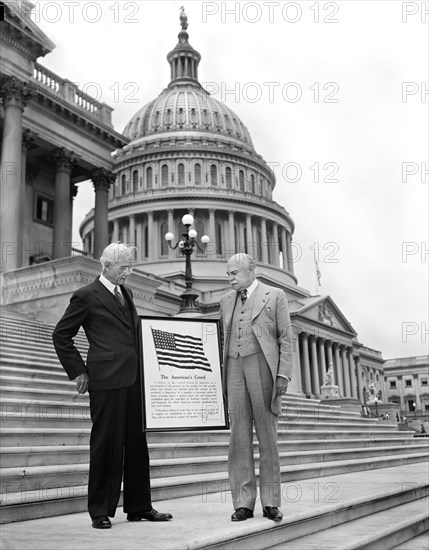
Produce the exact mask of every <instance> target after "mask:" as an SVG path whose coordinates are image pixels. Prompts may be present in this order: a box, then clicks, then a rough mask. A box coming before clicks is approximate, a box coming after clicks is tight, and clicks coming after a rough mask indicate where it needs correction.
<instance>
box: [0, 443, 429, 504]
mask: <svg viewBox="0 0 429 550" xmlns="http://www.w3.org/2000/svg"><path fill="white" fill-rule="evenodd" d="M218 458H219V459H220V458H222V457H218ZM426 459H427V452H416V453H403V454H397V455H389V456H387V457H386V456H378V457H374V456H369V457H365V458H356V457H351V458H349V459H346V460H344V459H343V460H331V461H328V462H312V463H298V464H295V465H290V464H284V465H282V466H281V477H282V481H283V482H287V481H298V480H303V479H309V478H316V477H322V476H328V475H330V476H335V475H339V474H344V473H350V472H356V471H361V470H371V469H376V468H387V467H391V466H400V465H403V464H411V463H413V462H421V461H422V460H426ZM151 476H152V479H153V481H154V482H155V481H156V482H157V490H156V496H157V498H156V499H155V500H163V499H165V498H170V499H171V498H180V497H182V496H189V495H194V494H199V493H200V492H201V488H202V486H205V487H206V488H207V489H206V490H207V491H208V492H217V491H219V490H220V489H221V488H222V487H227V486H228V474H227V461H226V459H225V460H223V461H221V460H215V459H211V461H210V462H209V461H196V460H195V461H194V462H193V463H192V462H191V461H190V460H187V461H183V460H182V461H180V462H178V461H177V462H174V459H170V460H152V461H151ZM87 482H88V465H87V464H65V465H61V464H60V465H49V466H34V467H33V466H30V467H26V468H4V469H2V476H1V481H0V493H1V494H2V498H4V497H5V494H7V493H20V494H27V493H29V492H32V491H44V490H47V489H51V488H61V489H64V488H67V487H72V486H81V485H85V484H86V483H87ZM208 488H210V490H209V489H208ZM2 514H3V512H2Z"/></svg>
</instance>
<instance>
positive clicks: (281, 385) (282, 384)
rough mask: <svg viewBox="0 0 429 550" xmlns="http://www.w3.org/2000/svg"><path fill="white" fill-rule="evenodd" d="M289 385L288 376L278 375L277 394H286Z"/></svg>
mask: <svg viewBox="0 0 429 550" xmlns="http://www.w3.org/2000/svg"><path fill="white" fill-rule="evenodd" d="M288 385H289V381H288V380H287V379H286V378H283V376H277V378H276V389H277V395H284V394H285V393H286V392H287V387H288Z"/></svg>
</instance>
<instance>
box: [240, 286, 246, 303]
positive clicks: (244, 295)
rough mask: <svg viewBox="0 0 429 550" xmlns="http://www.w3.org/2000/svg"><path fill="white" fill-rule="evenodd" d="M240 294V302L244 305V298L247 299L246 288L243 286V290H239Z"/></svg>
mask: <svg viewBox="0 0 429 550" xmlns="http://www.w3.org/2000/svg"><path fill="white" fill-rule="evenodd" d="M240 294H241V303H242V304H243V306H244V304H245V302H246V300H247V288H245V289H244V290H242V291H241V292H240Z"/></svg>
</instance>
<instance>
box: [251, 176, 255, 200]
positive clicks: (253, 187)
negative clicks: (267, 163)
mask: <svg viewBox="0 0 429 550" xmlns="http://www.w3.org/2000/svg"><path fill="white" fill-rule="evenodd" d="M250 192H251V193H252V195H254V194H255V176H254V175H253V174H252V175H251V176H250Z"/></svg>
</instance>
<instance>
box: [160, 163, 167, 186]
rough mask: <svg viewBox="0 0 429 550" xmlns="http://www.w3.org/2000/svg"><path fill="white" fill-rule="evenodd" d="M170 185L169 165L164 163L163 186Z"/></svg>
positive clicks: (162, 170) (162, 167)
mask: <svg viewBox="0 0 429 550" xmlns="http://www.w3.org/2000/svg"><path fill="white" fill-rule="evenodd" d="M167 186H168V166H167V165H166V164H163V165H162V166H161V187H167Z"/></svg>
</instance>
